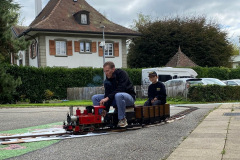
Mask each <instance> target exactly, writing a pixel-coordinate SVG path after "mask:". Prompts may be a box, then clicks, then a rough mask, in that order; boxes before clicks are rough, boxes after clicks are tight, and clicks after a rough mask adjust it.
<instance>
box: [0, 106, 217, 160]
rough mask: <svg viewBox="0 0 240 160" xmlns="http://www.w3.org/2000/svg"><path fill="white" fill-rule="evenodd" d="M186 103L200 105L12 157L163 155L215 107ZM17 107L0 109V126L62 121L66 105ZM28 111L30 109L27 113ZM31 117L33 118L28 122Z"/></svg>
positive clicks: (27, 159)
mask: <svg viewBox="0 0 240 160" xmlns="http://www.w3.org/2000/svg"><path fill="white" fill-rule="evenodd" d="M189 106H196V107H199V109H198V110H196V111H194V112H191V113H190V114H188V115H187V116H186V117H185V118H184V119H182V120H178V121H174V122H172V123H168V124H165V125H162V126H154V127H150V128H143V129H140V130H134V131H127V132H122V133H115V134H109V135H102V136H95V137H85V138H76V139H67V140H62V141H60V142H59V143H56V144H54V145H52V146H49V147H46V148H43V149H40V150H37V151H34V152H31V153H28V154H25V155H22V156H19V157H16V158H12V159H17V160H19V159H20V160H32V159H46V160H49V159H60V160H61V159H64V160H65V159H71V160H75V159H76V160H79V159H84V160H88V159H89V160H94V159H98V160H99V159H107V160H109V159H113V160H116V159H117V160H118V159H119V160H120V159H121V160H122V159H131V160H132V159H142V160H148V159H149V160H155V159H156V160H159V159H163V158H165V157H167V156H168V155H169V154H170V153H171V152H172V151H173V150H174V148H175V147H177V146H178V145H179V144H180V142H181V141H182V140H183V138H185V137H187V136H188V135H189V133H190V132H191V131H192V130H193V129H194V128H196V126H197V125H198V124H199V122H200V121H201V120H202V119H203V118H204V116H205V115H206V114H208V112H209V111H210V110H211V109H213V108H214V107H217V106H218V104H211V105H206V104H205V105H189ZM184 109H185V108H182V107H171V112H172V114H175V113H177V112H180V111H182V110H184ZM17 110H18V109H17ZM17 110H15V112H14V113H13V111H12V109H8V110H7V111H8V115H9V116H7V115H6V113H5V112H6V109H2V110H0V116H1V117H2V115H4V119H5V120H6V121H5V122H7V124H4V125H3V124H2V123H1V125H0V129H1V130H8V129H2V126H8V125H10V124H11V123H13V124H14V125H12V127H10V128H19V126H18V127H16V126H17V124H19V123H22V122H24V120H25V121H26V120H27V122H25V123H27V124H22V125H20V126H21V128H22V127H23V126H24V127H26V126H33V125H41V124H46V123H52V122H58V121H62V120H63V117H65V115H66V111H67V110H68V108H44V109H39V110H38V111H37V112H36V110H34V109H28V110H25V112H20V111H17ZM20 110H21V109H20ZM28 112H30V114H29V113H28ZM50 112H53V113H50ZM10 115H14V116H18V118H19V120H20V121H18V122H17V123H16V122H15V121H14V120H10V119H11V117H10ZM24 115H25V116H24ZM34 117H36V120H33V119H34ZM43 117H44V118H43ZM31 120H32V121H33V122H31ZM25 125H26V126H25Z"/></svg>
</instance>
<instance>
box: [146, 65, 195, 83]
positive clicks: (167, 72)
mask: <svg viewBox="0 0 240 160" xmlns="http://www.w3.org/2000/svg"><path fill="white" fill-rule="evenodd" d="M152 71H155V72H156V73H157V75H158V80H159V81H161V82H166V81H168V80H170V79H177V78H196V76H197V75H198V74H197V73H196V72H195V71H194V70H193V69H190V68H172V67H159V68H146V69H142V85H150V84H151V82H150V81H149V78H148V74H149V72H152Z"/></svg>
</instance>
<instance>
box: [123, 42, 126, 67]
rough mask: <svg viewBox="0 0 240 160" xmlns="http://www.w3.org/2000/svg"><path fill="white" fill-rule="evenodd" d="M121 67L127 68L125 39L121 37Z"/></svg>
mask: <svg viewBox="0 0 240 160" xmlns="http://www.w3.org/2000/svg"><path fill="white" fill-rule="evenodd" d="M122 68H127V46H126V39H122Z"/></svg>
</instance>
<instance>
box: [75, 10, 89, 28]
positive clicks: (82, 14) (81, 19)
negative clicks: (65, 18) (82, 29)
mask: <svg viewBox="0 0 240 160" xmlns="http://www.w3.org/2000/svg"><path fill="white" fill-rule="evenodd" d="M73 17H74V18H75V20H76V21H77V22H78V24H82V25H88V24H90V20H89V12H88V11H85V10H83V11H79V12H77V13H75V14H74V15H73Z"/></svg>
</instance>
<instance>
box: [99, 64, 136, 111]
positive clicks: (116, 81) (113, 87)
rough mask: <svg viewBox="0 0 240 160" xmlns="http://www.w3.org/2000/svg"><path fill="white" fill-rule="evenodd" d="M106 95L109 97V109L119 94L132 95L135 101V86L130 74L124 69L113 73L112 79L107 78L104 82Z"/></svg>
mask: <svg viewBox="0 0 240 160" xmlns="http://www.w3.org/2000/svg"><path fill="white" fill-rule="evenodd" d="M104 88H105V95H104V97H108V98H109V101H108V102H107V104H106V105H107V106H106V107H107V108H108V106H109V105H110V104H111V103H112V101H113V100H114V97H115V94H116V93H119V92H125V93H128V94H130V95H131V96H132V97H133V99H135V96H136V93H135V91H134V88H133V84H132V82H131V81H130V79H129V76H128V74H127V73H126V72H125V71H124V70H122V69H116V70H115V71H114V72H113V76H112V78H106V80H105V81H104Z"/></svg>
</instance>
